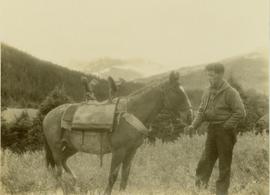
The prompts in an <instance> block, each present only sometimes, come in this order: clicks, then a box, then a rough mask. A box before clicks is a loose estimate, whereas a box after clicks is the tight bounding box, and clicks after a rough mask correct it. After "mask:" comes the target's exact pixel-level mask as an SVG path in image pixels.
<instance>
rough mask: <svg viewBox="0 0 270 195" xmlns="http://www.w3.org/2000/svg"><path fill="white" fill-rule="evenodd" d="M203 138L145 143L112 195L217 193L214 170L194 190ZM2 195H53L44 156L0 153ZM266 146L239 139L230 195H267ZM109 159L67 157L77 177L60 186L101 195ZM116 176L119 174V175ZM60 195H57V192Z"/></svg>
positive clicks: (255, 139) (263, 141)
mask: <svg viewBox="0 0 270 195" xmlns="http://www.w3.org/2000/svg"><path fill="white" fill-rule="evenodd" d="M204 141H205V136H194V137H192V138H189V137H187V136H183V137H181V138H179V140H178V141H176V142H175V143H168V144H162V143H156V144H155V145H148V144H144V145H143V146H142V147H140V148H139V149H138V152H137V154H136V156H135V159H134V161H133V164H132V170H131V174H130V178H129V185H128V188H127V190H126V191H125V192H119V191H118V189H119V178H118V180H117V182H116V184H115V186H114V191H113V194H122V195H124V194H147V195H152V194H174V195H176V194H190V195H191V194H192V195H193V194H211V193H214V192H215V180H216V179H217V176H218V167H217V165H216V166H215V168H214V171H213V174H212V177H211V180H210V185H209V188H208V189H207V190H200V189H196V188H195V187H194V176H195V169H196V165H197V162H198V160H199V158H200V155H201V152H202V150H203V146H204ZM1 157H2V158H1V189H2V194H5V193H6V194H16V193H18V194H29V193H30V194H53V193H56V192H57V182H56V180H55V179H54V177H53V176H52V174H51V173H50V172H49V171H48V170H47V169H46V167H45V162H44V153H43V152H27V153H25V154H23V155H18V154H14V153H12V152H10V151H9V150H5V151H3V150H2V151H1ZM268 157H269V142H268V136H267V135H262V136H261V135H259V136H255V135H253V134H245V135H243V136H240V137H238V142H237V144H236V146H235V149H234V156H233V163H232V175H231V187H230V192H231V193H232V194H258V195H259V194H268V179H269V167H268V163H269V158H268ZM110 158H111V156H110V155H105V156H104V165H103V167H102V168H100V166H99V157H98V156H95V155H90V154H86V153H78V154H76V155H74V156H73V157H71V158H70V160H69V162H68V163H69V165H70V167H71V168H72V169H73V171H74V173H75V174H76V175H77V178H78V180H77V183H76V185H74V184H73V183H72V180H71V178H70V177H69V176H68V175H67V174H64V175H63V181H64V183H65V185H66V186H67V188H68V191H69V192H70V193H71V194H100V193H102V192H103V189H104V188H105V186H106V184H107V178H108V173H109V167H110ZM119 176H120V175H119ZM58 192H59V191H58Z"/></svg>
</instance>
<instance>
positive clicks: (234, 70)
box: [137, 52, 268, 94]
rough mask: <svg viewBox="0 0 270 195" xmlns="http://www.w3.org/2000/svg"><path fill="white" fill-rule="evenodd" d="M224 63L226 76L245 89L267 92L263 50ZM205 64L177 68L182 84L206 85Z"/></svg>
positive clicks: (154, 78)
mask: <svg viewBox="0 0 270 195" xmlns="http://www.w3.org/2000/svg"><path fill="white" fill-rule="evenodd" d="M220 62H221V63H223V64H224V65H225V68H226V74H225V77H226V78H228V77H229V76H230V75H233V77H235V78H236V79H237V80H238V81H239V82H240V83H241V84H242V85H243V87H244V88H245V89H255V90H256V91H258V92H261V93H264V94H268V58H267V56H266V55H265V54H264V53H263V52H253V53H249V54H246V55H242V56H236V57H232V58H228V59H224V60H221V61H220ZM206 65H207V64H201V65H197V66H192V67H183V68H180V69H177V71H179V72H180V75H181V81H182V83H183V85H184V86H185V87H186V88H188V89H203V88H205V87H207V86H208V82H207V78H206V75H205V73H204V72H203V69H204V67H205V66H206ZM168 74H169V73H168V72H166V73H163V74H158V75H154V76H152V77H148V78H145V79H138V80H137V82H142V83H147V82H150V81H155V80H158V79H162V78H165V77H166V76H167V75H168Z"/></svg>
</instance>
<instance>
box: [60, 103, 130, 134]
mask: <svg viewBox="0 0 270 195" xmlns="http://www.w3.org/2000/svg"><path fill="white" fill-rule="evenodd" d="M126 108H127V99H125V98H121V99H120V98H118V99H115V100H113V102H108V101H105V102H97V101H95V100H90V101H87V102H83V103H78V104H71V105H69V106H68V107H67V109H66V110H65V112H64V114H63V116H62V119H61V128H63V129H66V130H70V131H72V130H74V131H76V130H77V131H92V132H101V133H102V132H112V131H113V129H114V127H115V119H116V116H117V115H118V114H120V113H123V112H126Z"/></svg>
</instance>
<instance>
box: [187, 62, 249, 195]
mask: <svg viewBox="0 0 270 195" xmlns="http://www.w3.org/2000/svg"><path fill="white" fill-rule="evenodd" d="M205 71H206V73H207V76H208V79H209V82H210V87H209V88H208V89H207V90H206V91H205V93H204V95H203V97H202V100H201V104H200V107H199V110H198V114H197V116H196V117H195V119H194V120H193V122H192V124H191V125H190V126H189V127H188V128H187V130H188V131H189V132H192V131H194V130H195V129H196V128H198V127H199V126H200V124H201V123H202V122H203V121H207V122H209V126H208V132H207V138H206V142H205V149H204V151H203V154H202V156H201V159H200V161H199V163H198V166H197V169H196V183H195V184H196V186H198V187H207V185H208V181H209V178H210V176H211V173H212V170H213V167H214V165H215V162H216V160H217V158H218V159H219V178H218V180H217V182H216V194H217V195H227V194H228V189H229V185H230V172H231V162H232V155H233V147H234V144H235V142H236V131H235V130H236V127H237V124H238V123H239V122H240V121H241V120H242V119H243V118H244V117H245V115H246V112H245V109H244V105H243V102H242V100H241V97H240V95H239V93H238V92H237V91H236V90H235V89H234V88H232V87H231V86H230V84H229V83H227V82H226V81H225V80H224V72H225V68H224V66H223V64H220V63H214V64H209V65H208V66H206V68H205Z"/></svg>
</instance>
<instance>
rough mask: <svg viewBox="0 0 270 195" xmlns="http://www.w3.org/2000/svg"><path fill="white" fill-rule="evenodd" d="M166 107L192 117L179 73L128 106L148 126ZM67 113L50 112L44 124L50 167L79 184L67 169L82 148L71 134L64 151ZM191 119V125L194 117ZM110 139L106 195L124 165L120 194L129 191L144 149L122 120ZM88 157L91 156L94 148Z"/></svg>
mask: <svg viewBox="0 0 270 195" xmlns="http://www.w3.org/2000/svg"><path fill="white" fill-rule="evenodd" d="M164 107H165V108H166V109H168V110H170V111H172V112H179V111H181V113H183V114H184V115H183V116H192V109H191V104H190V101H189V99H188V96H187V95H186V93H185V91H184V89H183V87H182V86H181V85H180V84H179V74H177V73H175V72H172V73H171V74H170V76H169V79H168V80H167V81H163V82H161V83H159V84H154V85H153V84H152V85H150V86H148V87H145V88H143V89H140V90H138V91H136V92H134V93H133V94H131V95H130V96H129V101H128V104H127V112H129V113H131V114H133V115H134V116H135V117H137V118H138V119H139V120H140V121H141V122H142V123H143V124H144V125H147V124H149V123H150V122H151V121H152V120H153V119H154V118H155V116H156V115H157V114H158V113H159V112H160V111H161V109H162V108H164ZM63 112H64V109H63V106H59V107H57V108H55V109H53V110H52V111H50V112H49V113H48V114H47V115H46V117H45V119H44V121H43V131H44V135H45V143H46V144H45V150H46V160H47V166H48V167H49V166H51V167H52V168H56V169H55V170H56V172H55V173H56V174H55V176H56V178H57V179H58V181H61V175H62V168H64V170H65V171H66V172H67V173H69V174H70V175H71V176H72V177H73V179H74V180H75V175H74V174H73V173H72V171H71V170H70V168H69V167H68V166H67V164H66V161H67V159H68V158H69V157H70V156H72V155H74V154H75V153H76V152H78V151H80V148H79V147H78V145H77V144H76V143H74V139H72V138H73V136H78V135H75V134H72V133H71V132H68V131H66V132H67V133H66V134H65V139H67V144H66V145H65V147H64V149H63V145H62V144H63V142H62V139H63V135H62V133H61V132H62V130H61V127H60V121H61V117H62V115H63ZM189 119H190V120H189V122H190V121H191V117H189ZM107 137H108V140H109V143H110V145H111V151H107V153H109V152H111V153H112V159H111V167H110V174H109V181H108V184H107V187H106V190H105V194H111V192H112V188H113V185H114V183H115V181H116V179H117V176H118V172H119V169H120V167H121V165H122V172H121V176H122V177H121V182H120V190H124V189H125V188H126V186H127V180H128V177H129V173H130V167H131V162H132V159H133V157H134V155H135V153H136V150H137V148H138V147H139V146H140V145H142V143H143V139H144V135H143V134H142V133H141V132H139V131H138V130H137V129H136V128H135V127H134V126H132V125H130V124H129V123H128V122H126V120H124V119H120V121H119V124H118V125H117V127H116V128H115V129H114V131H113V132H112V133H108V135H107ZM83 152H87V151H83ZM88 153H91V148H90V149H89V150H88ZM75 181H76V180H75Z"/></svg>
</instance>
